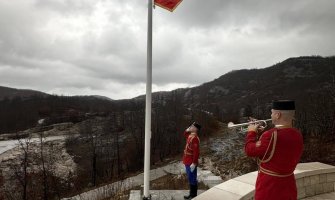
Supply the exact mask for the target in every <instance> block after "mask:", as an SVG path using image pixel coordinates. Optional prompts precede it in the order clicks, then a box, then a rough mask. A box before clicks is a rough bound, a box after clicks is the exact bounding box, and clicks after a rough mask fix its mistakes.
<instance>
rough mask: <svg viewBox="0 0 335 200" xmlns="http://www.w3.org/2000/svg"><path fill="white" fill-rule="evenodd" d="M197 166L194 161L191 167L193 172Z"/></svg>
mask: <svg viewBox="0 0 335 200" xmlns="http://www.w3.org/2000/svg"><path fill="white" fill-rule="evenodd" d="M196 167H197V166H196V165H195V164H194V163H192V164H191V166H190V168H191V172H193V171H194V170H195V168H196Z"/></svg>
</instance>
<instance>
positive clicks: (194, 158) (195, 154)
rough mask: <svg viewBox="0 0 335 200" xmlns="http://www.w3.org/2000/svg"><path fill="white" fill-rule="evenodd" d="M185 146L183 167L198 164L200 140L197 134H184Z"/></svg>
mask: <svg viewBox="0 0 335 200" xmlns="http://www.w3.org/2000/svg"><path fill="white" fill-rule="evenodd" d="M184 136H185V138H186V145H185V149H184V156H183V163H184V165H191V164H192V163H194V164H198V159H199V154H200V151H199V144H200V139H199V137H198V136H197V134H194V133H192V134H191V133H189V132H186V131H185V132H184Z"/></svg>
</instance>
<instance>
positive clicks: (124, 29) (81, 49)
mask: <svg viewBox="0 0 335 200" xmlns="http://www.w3.org/2000/svg"><path fill="white" fill-rule="evenodd" d="M146 30H147V1H146V0H0V85H2V86H8V87H16V88H29V89H35V90H40V91H43V92H48V93H55V94H65V95H104V96H108V97H110V98H113V99H120V98H131V97H135V96H138V95H140V94H144V93H145V75H146ZM153 34H154V41H153V42H154V49H153V51H154V53H153V55H154V59H153V60H154V62H153V81H154V85H153V89H154V90H155V91H157V90H172V89H175V88H179V87H190V86H195V85H199V84H202V83H204V82H207V81H211V80H213V79H215V78H217V77H219V76H221V75H223V74H225V73H226V72H229V71H231V70H235V69H242V68H263V67H268V66H271V65H273V64H275V63H277V62H281V61H283V60H285V59H287V58H289V57H294V56H304V55H322V56H330V55H335V38H334V36H335V1H334V0H317V1H316V0H293V1H292V0H281V1H278V0H184V1H183V2H182V3H181V4H180V5H179V7H178V8H177V9H176V10H175V11H174V12H173V13H170V12H168V11H166V10H163V9H161V8H159V7H156V9H155V10H154V33H153Z"/></svg>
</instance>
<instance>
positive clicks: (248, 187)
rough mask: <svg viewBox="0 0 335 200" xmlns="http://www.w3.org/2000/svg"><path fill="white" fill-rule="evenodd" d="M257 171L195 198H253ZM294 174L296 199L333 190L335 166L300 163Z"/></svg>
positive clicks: (249, 199)
mask: <svg viewBox="0 0 335 200" xmlns="http://www.w3.org/2000/svg"><path fill="white" fill-rule="evenodd" d="M257 173H258V172H251V173H249V174H245V175H243V176H239V177H236V178H234V179H231V180H229V181H226V182H224V183H222V184H219V185H217V186H214V187H213V188H211V189H209V190H207V191H206V192H204V193H202V194H201V195H199V196H198V197H196V198H195V200H208V199H210V200H219V199H220V200H221V199H232V200H235V199H236V200H237V199H239V200H253V196H254V193H255V184H256V178H257ZM294 174H295V177H296V183H297V188H298V199H303V198H305V197H311V196H315V195H317V194H323V193H329V192H334V191H335V166H331V165H326V164H323V163H319V162H312V163H300V164H298V166H297V168H296V170H295V171H294Z"/></svg>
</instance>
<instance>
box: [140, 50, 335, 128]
mask: <svg viewBox="0 0 335 200" xmlns="http://www.w3.org/2000/svg"><path fill="white" fill-rule="evenodd" d="M334 77H335V57H325V58H323V57H298V58H289V59H287V60H285V61H283V62H281V63H278V64H275V65H273V66H271V67H268V68H264V69H250V70H236V71H232V72H229V73H227V74H225V75H223V76H221V77H219V78H217V79H215V80H213V81H211V82H208V83H204V84H202V85H200V86H197V87H194V88H187V89H177V90H174V91H172V92H158V93H155V94H153V103H154V105H159V104H163V103H164V102H166V101H171V100H172V99H174V98H178V100H179V101H181V102H182V104H183V106H184V107H190V108H197V109H202V110H206V111H209V112H210V113H213V114H214V115H215V116H217V117H218V118H219V119H220V120H222V121H227V120H231V119H234V118H238V117H239V116H240V115H243V113H245V112H246V111H247V110H248V109H250V108H251V110H249V112H251V113H249V114H254V115H256V116H255V117H262V116H263V115H264V114H266V113H267V112H268V111H269V110H268V109H267V108H268V106H269V105H270V104H271V102H272V100H274V99H295V100H296V101H297V108H298V109H299V108H302V107H303V106H304V105H306V103H307V100H308V98H309V97H310V96H311V95H313V94H319V93H320V92H324V91H325V90H327V89H329V88H330V86H331V84H332V83H333V81H334V79H335V78H334ZM135 100H142V101H144V96H140V97H137V98H135ZM264 109H265V110H264Z"/></svg>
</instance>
